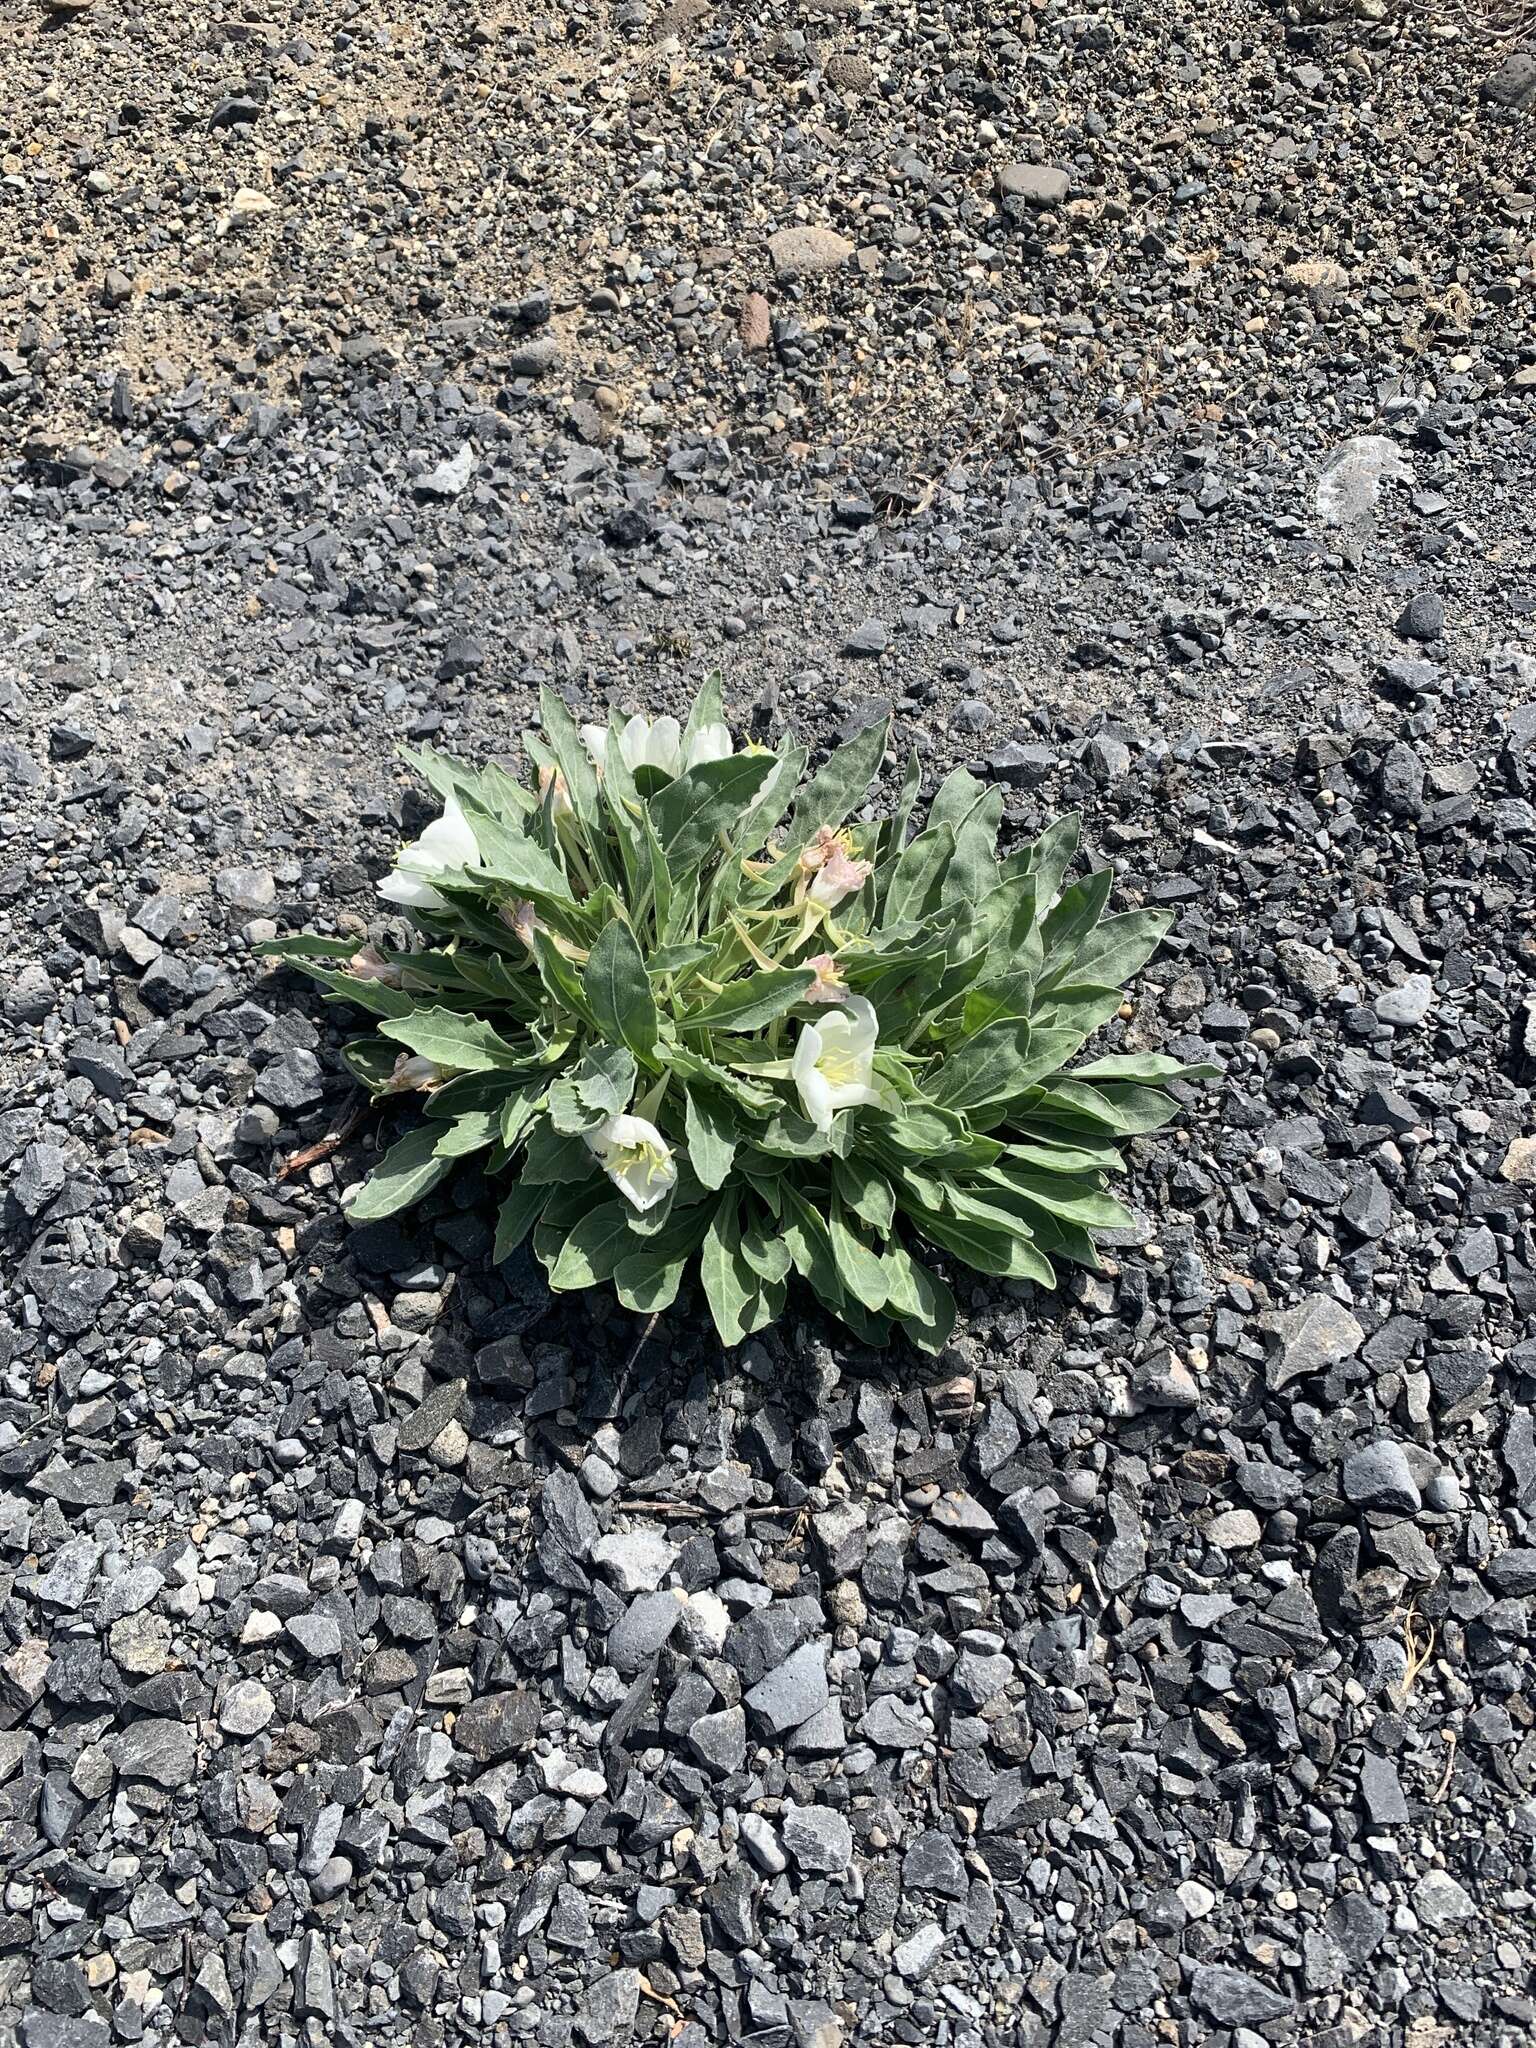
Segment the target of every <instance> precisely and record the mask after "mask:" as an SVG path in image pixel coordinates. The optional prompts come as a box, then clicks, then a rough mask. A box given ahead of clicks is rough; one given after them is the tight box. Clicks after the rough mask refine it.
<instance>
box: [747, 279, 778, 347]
mask: <svg viewBox="0 0 1536 2048" xmlns="http://www.w3.org/2000/svg"><path fill="white" fill-rule="evenodd" d="M740 328H741V345H742V347H743V348H744V349H747V350H749V351H753V350H757V349H760V348H766V347H767V346H768V342H769V339H770V337H771V335H772V333H773V321H772V316H771V315H770V313H769V310H768V301H767V300H766V299H765V298H764V297H763V295H762V293H761V292H748V293H747V296H746V297H745V298H744V299H743V300H742V302H741V323H740Z"/></svg>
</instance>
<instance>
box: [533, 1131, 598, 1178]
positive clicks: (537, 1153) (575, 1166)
mask: <svg viewBox="0 0 1536 2048" xmlns="http://www.w3.org/2000/svg"><path fill="white" fill-rule="evenodd" d="M598 1171H599V1169H598V1164H597V1160H596V1158H595V1157H594V1156H593V1153H592V1149H591V1147H590V1146H589V1145H588V1144H587V1142H586V1140H585V1139H584V1138H577V1137H572V1136H570V1135H568V1134H567V1133H565V1132H562V1131H557V1130H556V1129H555V1127H554V1125H553V1124H552V1123H551V1122H550V1121H549V1118H548V1117H547V1116H543V1117H540V1118H539V1119H538V1120H537V1122H535V1123H534V1124H533V1125H532V1126H531V1127H530V1129H529V1132H528V1157H527V1160H526V1162H525V1164H524V1166H523V1178H524V1180H528V1181H532V1182H534V1183H535V1184H536V1185H549V1186H559V1185H564V1184H565V1183H567V1182H576V1183H580V1182H585V1181H591V1180H596V1178H597V1176H598Z"/></svg>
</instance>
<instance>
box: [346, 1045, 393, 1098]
mask: <svg viewBox="0 0 1536 2048" xmlns="http://www.w3.org/2000/svg"><path fill="white" fill-rule="evenodd" d="M341 1056H342V1058H343V1060H345V1062H346V1065H347V1071H348V1072H349V1073H350V1074H352V1075H354V1076H355V1077H356V1079H357V1080H359V1081H361V1082H362V1084H363V1086H364V1087H365V1088H367V1089H370V1090H372V1091H373V1092H374V1093H375V1094H377V1093H378V1091H379V1090H380V1089H381V1088H383V1087H385V1086H386V1085H387V1084H388V1081H389V1077H390V1074H391V1073H392V1071H393V1069H394V1065H395V1062H396V1060H398V1059H399V1057H400V1048H399V1046H397V1045H391V1044H390V1042H389V1040H388V1039H387V1038H349V1039H348V1040H347V1043H346V1044H345V1045H344V1046H343V1047H342V1048H341Z"/></svg>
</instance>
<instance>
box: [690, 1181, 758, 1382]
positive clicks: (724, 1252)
mask: <svg viewBox="0 0 1536 2048" xmlns="http://www.w3.org/2000/svg"><path fill="white" fill-rule="evenodd" d="M699 1278H700V1279H701V1280H702V1281H703V1283H704V1298H705V1300H706V1301H707V1302H708V1303H709V1312H710V1314H711V1316H713V1318H714V1323H715V1329H716V1330H717V1331H718V1333H719V1337H720V1342H721V1343H722V1344H723V1345H725V1346H726V1348H727V1349H728V1350H729V1348H730V1347H731V1346H732V1345H733V1344H739V1343H740V1342H741V1340H742V1338H743V1337H744V1336H745V1335H746V1334H747V1328H748V1324H749V1322H750V1320H751V1311H752V1309H753V1307H754V1306H755V1304H756V1300H757V1290H758V1279H757V1275H756V1273H754V1272H753V1270H752V1268H751V1266H750V1265H749V1264H748V1263H747V1260H746V1259H745V1257H744V1256H743V1254H742V1249H741V1228H740V1224H739V1221H738V1217H737V1197H736V1195H735V1192H734V1191H732V1192H730V1193H728V1194H725V1195H722V1196H721V1198H720V1201H719V1204H718V1205H717V1207H716V1209H715V1212H714V1215H713V1216H712V1217H711V1218H710V1224H709V1228H708V1230H706V1231H705V1233H704V1243H703V1246H702V1247H701V1249H700V1252H699Z"/></svg>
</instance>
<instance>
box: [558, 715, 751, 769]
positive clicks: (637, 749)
mask: <svg viewBox="0 0 1536 2048" xmlns="http://www.w3.org/2000/svg"><path fill="white" fill-rule="evenodd" d="M581 737H582V741H583V743H584V745H585V746H586V749H587V752H588V753H589V754H590V755H591V756H592V761H593V765H594V766H595V767H597V768H599V769H601V768H602V766H603V764H604V762H605V761H606V760H607V758H608V740H609V733H608V728H607V726H605V725H584V726H583V727H582V728H581ZM730 751H731V733H730V728H729V726H725V725H720V724H714V725H701V726H700V727H699V729H698V731H697V732H696V733H695V734H694V735H693V737H692V739H690V740H689V742H688V745H687V747H686V749H685V748H684V746H683V729H682V727H681V726H680V725H679V724H678V722H677V720H676V719H675V718H658V719H656V720H655V721H654V723H653V722H652V721H651V720H650V719H649V718H642V717H641V716H640V714H639V712H636V713H635V715H634V717H633V718H631V719H630V720H629V722H628V723H627V724H626V725H625V726H624V728H623V730H622V731H621V732H620V734H619V753H620V755H621V756H622V758H623V761H624V765H625V767H626V768H627V769H628V770H629V772H630V774H631V775H633V774H634V772H635V770H636V769H637V768H655V769H658V770H659V771H660V772H661V774H663V775H681V774H682V772H683V770H684V769H685V768H697V767H698V765H699V763H700V762H701V761H723V760H725V759H726V757H727V756H728V755H729V753H730Z"/></svg>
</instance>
